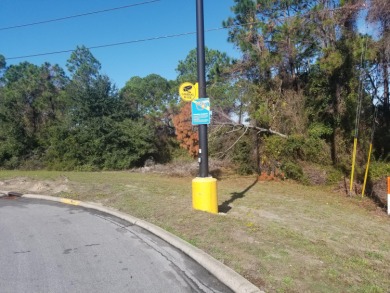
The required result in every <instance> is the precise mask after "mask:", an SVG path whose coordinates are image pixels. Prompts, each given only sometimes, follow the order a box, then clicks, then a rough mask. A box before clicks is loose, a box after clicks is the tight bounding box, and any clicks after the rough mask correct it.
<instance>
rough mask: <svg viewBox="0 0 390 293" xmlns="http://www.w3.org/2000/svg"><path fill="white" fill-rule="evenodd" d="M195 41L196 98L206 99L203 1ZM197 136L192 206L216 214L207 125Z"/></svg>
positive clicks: (201, 126)
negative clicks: (195, 174)
mask: <svg viewBox="0 0 390 293" xmlns="http://www.w3.org/2000/svg"><path fill="white" fill-rule="evenodd" d="M196 41H197V58H198V60H197V61H198V97H199V98H207V93H206V64H205V63H206V61H205V59H206V58H205V45H204V43H205V42H204V16H203V0H196ZM192 115H193V118H194V113H192ZM208 123H210V122H208ZM198 134H199V156H198V160H199V177H197V178H195V179H193V180H192V206H193V208H194V209H196V210H201V211H205V212H209V213H213V214H217V213H218V199H217V179H215V178H212V177H210V176H209V158H208V138H207V124H199V125H198Z"/></svg>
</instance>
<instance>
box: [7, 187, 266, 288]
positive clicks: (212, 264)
mask: <svg viewBox="0 0 390 293" xmlns="http://www.w3.org/2000/svg"><path fill="white" fill-rule="evenodd" d="M1 195H2V191H0V197H2V196H1ZM7 195H8V194H7ZM22 197H25V198H30V199H42V200H48V201H55V202H60V203H64V204H70V205H75V206H81V207H84V208H89V209H94V210H97V211H100V212H104V213H107V214H110V215H113V216H115V217H118V218H120V219H123V220H125V221H127V222H129V223H131V224H134V225H137V226H139V227H141V228H143V229H145V230H147V231H149V232H151V233H153V234H154V235H156V236H158V237H160V238H161V239H163V240H165V241H166V242H168V243H169V244H171V245H173V246H174V247H176V248H178V249H179V250H181V251H182V252H183V253H185V254H187V255H188V256H189V257H191V258H192V259H194V260H195V261H196V262H198V263H199V264H200V265H201V266H203V267H204V268H205V269H206V270H208V271H209V272H210V273H211V274H212V275H214V276H215V277H216V278H217V279H218V280H220V281H221V282H222V283H224V284H225V285H226V286H228V287H229V288H230V289H232V290H233V291H234V292H240V293H241V292H242V293H264V291H261V290H260V289H259V288H257V287H256V286H255V285H253V284H252V283H251V282H249V281H248V280H247V279H245V278H244V277H243V276H241V275H240V274H238V273H237V272H235V271H234V270H232V269H231V268H229V267H227V266H226V265H224V264H223V263H221V262H220V261H218V260H216V259H215V258H213V257H212V256H210V255H209V254H207V253H206V252H204V251H202V250H200V249H199V248H196V247H195V246H193V245H191V244H190V243H188V242H186V241H184V240H183V239H181V238H179V237H177V236H175V235H173V234H172V233H170V232H168V231H165V230H163V229H161V228H160V227H158V226H156V225H153V224H151V223H148V222H146V221H144V220H140V219H138V218H136V217H133V216H130V215H128V214H125V213H122V212H119V211H117V210H114V209H112V208H108V207H105V206H102V205H98V204H96V203H91V202H83V201H79V200H73V199H68V198H61V197H53V196H47V195H39V194H23V196H22Z"/></svg>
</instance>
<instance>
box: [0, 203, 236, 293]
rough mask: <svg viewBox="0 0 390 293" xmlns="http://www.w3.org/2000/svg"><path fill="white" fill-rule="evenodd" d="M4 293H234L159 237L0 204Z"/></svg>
mask: <svg viewBox="0 0 390 293" xmlns="http://www.w3.org/2000/svg"><path fill="white" fill-rule="evenodd" d="M0 292H2V293H8V292H10V293H15V292H16V293H19V292H23V293H24V292H33V293H34V292H37V293H38V292H39V293H43V292H50V293H52V292H54V293H56V292H67V293H68V292H83V293H85V292H112V293H115V292H232V291H231V290H230V289H229V288H228V287H226V286H225V285H224V284H222V283H221V282H219V281H218V280H217V279H216V278H215V277H214V276H212V275H211V274H210V273H209V272H208V271H207V270H205V269H204V268H203V267H201V266H200V265H199V264H197V263H196V262H195V261H193V260H192V259H191V258H189V257H188V256H186V255H185V254H183V253H182V252H180V251H179V250H178V249H176V248H174V247H172V246H171V245H169V244H168V243H166V242H165V241H163V240H162V239H160V238H158V237H157V236H155V235H153V234H151V233H150V232H147V231H146V230H143V229H142V228H140V227H138V226H136V225H132V224H130V223H128V222H126V221H123V220H121V219H119V218H116V217H113V216H111V215H108V214H104V213H101V212H98V211H95V210H90V209H86V208H82V207H77V206H72V205H65V204H60V203H56V202H48V201H43V200H31V199H26V198H9V197H4V198H0Z"/></svg>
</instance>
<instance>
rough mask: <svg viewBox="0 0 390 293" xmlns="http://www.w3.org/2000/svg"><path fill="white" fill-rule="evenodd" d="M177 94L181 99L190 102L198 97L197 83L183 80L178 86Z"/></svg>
mask: <svg viewBox="0 0 390 293" xmlns="http://www.w3.org/2000/svg"><path fill="white" fill-rule="evenodd" d="M179 95H180V97H181V99H182V100H183V101H186V102H191V101H193V100H195V99H197V98H198V83H195V84H192V83H190V82H184V83H182V84H181V85H180V87H179Z"/></svg>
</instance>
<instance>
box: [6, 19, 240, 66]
mask: <svg viewBox="0 0 390 293" xmlns="http://www.w3.org/2000/svg"><path fill="white" fill-rule="evenodd" d="M245 25H246V24H245ZM236 26H242V25H231V26H226V27H218V28H211V29H206V30H205V32H212V31H218V30H224V29H229V28H231V27H236ZM194 34H196V31H191V32H184V33H177V34H171V35H163V36H156V37H150V38H145V39H138V40H130V41H124V42H118V43H111V44H103V45H96V46H89V47H87V49H89V50H92V49H99V48H106V47H114V46H121V45H127V44H134V43H142V42H150V41H156V40H162V39H170V38H177V37H183V36H188V35H194ZM74 51H75V49H66V50H60V51H53V52H46V53H37V54H30V55H24V56H16V57H8V58H7V57H6V58H5V60H15V59H25V58H33V57H41V56H47V55H55V54H62V53H70V52H74Z"/></svg>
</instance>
